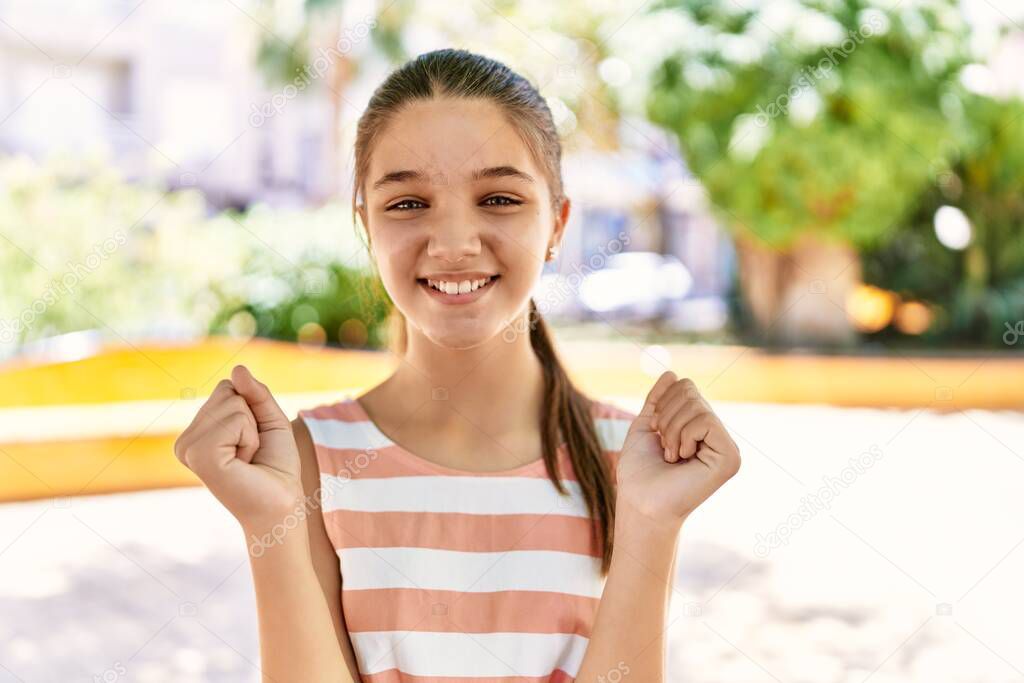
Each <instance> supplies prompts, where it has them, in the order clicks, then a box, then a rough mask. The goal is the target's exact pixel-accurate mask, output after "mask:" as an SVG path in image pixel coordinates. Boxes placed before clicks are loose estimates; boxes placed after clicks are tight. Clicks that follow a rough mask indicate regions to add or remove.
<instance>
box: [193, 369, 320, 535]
mask: <svg viewBox="0 0 1024 683" xmlns="http://www.w3.org/2000/svg"><path fill="white" fill-rule="evenodd" d="M174 454H175V456H177V458H178V460H180V461H181V462H182V464H184V465H185V466H186V467H188V468H189V469H190V470H192V471H193V472H195V473H196V475H197V476H198V477H199V478H200V479H201V480H202V481H203V483H204V484H206V487H207V488H209V489H210V492H211V493H213V495H214V496H216V498H217V500H219V501H220V502H221V503H222V504H223V505H224V507H226V508H227V509H228V510H229V511H230V512H231V514H233V515H234V516H235V517H236V518H237V519H238V521H239V522H240V523H241V524H242V526H243V527H245V528H256V529H262V528H263V527H265V526H271V525H273V524H276V523H278V522H279V521H280V520H281V518H282V517H284V516H285V515H287V514H288V513H289V512H292V511H293V509H294V507H295V505H296V502H297V501H298V499H300V498H301V497H302V484H301V480H300V477H299V451H298V448H297V447H296V445H295V437H294V435H293V433H292V426H291V423H290V422H289V421H288V418H287V417H286V416H285V414H284V412H282V410H281V408H280V406H278V405H277V402H276V401H275V400H274V397H273V396H272V395H271V394H270V390H269V389H267V386H266V385H265V384H263V383H262V382H259V381H257V380H256V378H255V377H253V376H252V374H251V373H250V372H249V370H248V369H247V368H246V367H245V366H244V365H237V366H235V368H234V370H232V371H231V379H230V380H227V379H224V380H221V381H220V383H218V384H217V386H216V388H214V390H213V393H212V394H211V395H210V398H209V399H208V400H207V401H206V403H204V404H203V407H202V408H200V409H199V413H198V414H196V416H195V419H193V420H192V424H190V425H189V426H188V428H186V429H185V431H184V432H182V433H181V436H179V437H178V439H177V441H175V442H174Z"/></svg>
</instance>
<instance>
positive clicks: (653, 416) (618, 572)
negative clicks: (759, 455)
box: [576, 372, 740, 683]
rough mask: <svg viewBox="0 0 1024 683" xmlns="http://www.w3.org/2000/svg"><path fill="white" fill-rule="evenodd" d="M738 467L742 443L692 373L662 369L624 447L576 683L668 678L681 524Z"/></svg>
mask: <svg viewBox="0 0 1024 683" xmlns="http://www.w3.org/2000/svg"><path fill="white" fill-rule="evenodd" d="M739 467H740V454H739V449H738V448H737V447H736V444H735V442H734V441H733V440H732V438H731V437H730V436H729V435H728V433H727V432H726V431H725V427H724V426H723V425H722V423H721V422H720V421H719V420H718V418H717V417H716V416H715V414H714V413H713V412H712V411H711V409H710V407H709V406H708V404H707V402H705V401H704V399H703V398H701V396H700V394H699V393H698V392H697V389H696V387H695V386H694V385H693V382H691V381H690V380H688V379H684V380H677V378H676V376H675V374H674V373H672V372H666V373H664V374H663V375H662V376H661V377H660V378H659V379H658V381H657V383H656V384H655V385H654V388H653V389H651V392H650V393H649V394H648V396H647V400H646V401H645V402H644V406H643V409H642V410H641V411H640V414H639V415H638V416H637V418H636V419H635V420H634V421H633V423H632V424H631V425H630V428H629V432H628V434H627V435H626V439H625V442H624V443H623V446H622V452H621V454H620V456H619V460H618V464H617V468H616V513H615V536H614V538H615V546H614V549H613V552H612V562H611V567H610V569H609V571H608V579H607V581H606V582H605V588H604V593H603V595H602V597H601V604H600V605H599V606H598V610H597V616H596V617H595V622H594V627H593V629H592V631H591V635H590V642H589V644H588V646H587V652H586V654H585V655H584V657H583V662H582V664H581V665H580V670H579V672H578V674H577V676H576V681H577V683H599V682H604V681H609V680H618V678H624V677H628V679H629V680H636V681H644V683H664V681H665V662H664V659H665V617H666V614H667V612H668V604H669V598H670V597H671V592H672V578H673V574H674V564H675V555H676V545H677V542H678V538H679V530H680V529H681V527H682V525H683V522H684V521H685V520H686V518H687V517H688V516H689V514H690V513H691V512H692V511H693V510H694V509H695V508H696V507H697V506H698V505H700V504H701V503H702V502H703V501H704V500H706V499H707V498H708V496H710V495H711V494H712V493H714V492H715V491H716V490H717V489H718V488H719V487H720V486H721V485H722V484H724V483H725V482H726V481H728V480H729V479H730V478H731V477H732V476H733V475H735V474H736V472H737V471H738V470H739ZM616 672H617V673H616Z"/></svg>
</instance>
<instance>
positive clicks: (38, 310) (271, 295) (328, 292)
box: [0, 158, 388, 356]
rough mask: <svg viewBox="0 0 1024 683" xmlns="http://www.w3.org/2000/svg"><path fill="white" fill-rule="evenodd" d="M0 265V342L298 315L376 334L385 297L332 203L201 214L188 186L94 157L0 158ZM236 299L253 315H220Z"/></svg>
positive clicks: (368, 339)
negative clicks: (131, 178)
mask: <svg viewBox="0 0 1024 683" xmlns="http://www.w3.org/2000/svg"><path fill="white" fill-rule="evenodd" d="M0 273H3V283H2V287H0V356H2V355H5V354H6V353H10V352H12V351H13V350H14V349H15V348H17V346H19V345H21V344H24V343H26V342H30V341H33V340H37V339H41V338H44V337H48V336H53V335H57V334H62V333H67V332H74V331H78V330H86V329H97V330H100V331H101V332H102V333H103V334H104V336H106V337H108V338H111V339H131V338H139V337H146V336H158V337H159V336H168V335H170V336H183V335H184V336H190V335H201V334H205V333H207V332H208V331H210V330H213V331H217V332H223V331H228V332H234V333H239V334H242V333H246V334H247V333H252V332H256V333H257V334H265V335H267V336H272V337H276V338H280V339H295V338H296V334H295V331H296V330H297V329H298V327H300V326H301V323H302V322H309V321H316V322H318V323H319V324H322V325H323V326H324V329H325V330H326V332H327V341H329V342H330V341H340V342H342V343H348V344H351V345H362V344H366V345H369V346H375V345H379V344H380V343H381V340H382V332H381V325H382V321H383V319H384V316H385V315H386V310H387V307H388V302H387V299H386V296H383V295H382V292H380V291H379V290H377V289H376V287H377V281H376V279H375V278H374V277H373V276H371V274H370V268H369V262H368V256H367V253H366V248H365V245H364V244H363V243H362V242H361V240H360V239H359V237H358V235H357V233H356V231H355V229H354V226H353V224H352V222H351V213H350V211H348V210H346V208H344V207H342V206H341V205H338V204H329V205H326V206H324V207H321V208H318V209H306V210H291V211H289V210H276V209H270V208H268V207H265V206H255V207H253V208H252V209H250V210H249V211H248V212H247V213H246V214H241V215H239V214H235V213H233V212H229V213H223V214H218V215H215V216H209V215H208V214H207V207H206V203H205V201H204V200H203V198H202V196H201V195H200V194H199V193H198V192H195V191H185V192H167V191H164V190H162V189H160V188H157V187H152V186H147V185H142V184H138V183H130V182H128V181H127V180H126V179H124V178H123V177H121V176H120V174H118V173H117V172H116V171H114V170H113V169H112V168H111V167H110V166H108V165H107V164H106V163H105V162H104V161H103V160H61V159H58V160H53V161H51V162H50V163H47V164H38V163H36V162H33V161H31V160H29V159H27V158H0ZM239 310H246V311H249V312H251V313H252V314H253V315H254V316H255V320H256V322H257V324H256V325H254V326H253V327H254V328H255V329H245V326H244V325H241V326H238V325H237V324H236V326H235V329H231V328H229V326H228V325H227V322H228V321H229V320H230V319H231V316H232V314H234V313H236V312H238V311H239ZM311 311H312V314H311ZM304 316H305V317H306V318H309V320H305V319H304ZM345 321H355V322H350V323H349V324H348V326H347V327H346V328H345V329H346V330H347V333H348V337H347V338H342V339H340V340H339V329H341V325H342V323H344V322H345ZM236 322H237V321H236ZM360 326H361V329H362V330H363V332H360Z"/></svg>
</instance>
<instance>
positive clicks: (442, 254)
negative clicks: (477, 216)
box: [427, 221, 481, 262]
mask: <svg viewBox="0 0 1024 683" xmlns="http://www.w3.org/2000/svg"><path fill="white" fill-rule="evenodd" d="M480 246H481V243H480V231H479V230H477V229H476V228H475V227H473V226H472V225H471V224H470V223H469V222H462V221H458V222H454V223H446V224H445V225H444V226H442V227H439V228H437V229H436V230H434V231H433V232H432V234H431V235H430V240H429V241H428V243H427V255H428V256H430V257H431V258H436V259H438V260H441V261H452V262H454V261H458V260H459V259H462V258H464V257H466V256H476V255H478V254H479V253H480Z"/></svg>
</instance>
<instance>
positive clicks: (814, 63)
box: [647, 0, 966, 247]
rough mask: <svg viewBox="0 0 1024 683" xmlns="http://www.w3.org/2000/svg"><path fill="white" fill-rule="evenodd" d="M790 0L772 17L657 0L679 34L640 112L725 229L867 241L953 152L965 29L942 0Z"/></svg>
mask: <svg viewBox="0 0 1024 683" xmlns="http://www.w3.org/2000/svg"><path fill="white" fill-rule="evenodd" d="M797 5H798V6H799V7H800V12H799V14H797V15H796V16H794V17H791V20H790V21H789V22H788V23H782V22H780V21H778V20H772V19H770V18H769V17H766V16H762V15H761V14H759V13H758V12H756V11H754V10H743V9H741V8H739V7H738V4H737V3H707V2H702V1H698V0H668V2H666V3H665V4H664V5H663V7H664V8H667V9H671V10H672V11H676V12H682V13H683V14H684V16H686V17H687V18H688V20H689V24H690V29H691V30H690V35H688V36H684V37H683V38H682V40H681V41H680V43H681V45H680V47H679V48H678V49H677V50H676V51H675V52H674V53H673V54H672V55H671V56H670V57H668V58H667V59H665V60H664V62H663V63H662V64H661V66H660V68H659V69H658V70H657V71H656V74H655V78H654V81H653V84H652V90H651V94H650V97H649V100H648V103H647V105H648V112H649V116H650V117H651V118H652V120H654V121H656V122H658V123H660V124H662V125H664V126H665V127H667V128H668V129H670V130H672V131H674V132H675V133H676V134H677V135H678V138H679V141H680V143H681V145H682V148H683V150H684V153H685V156H686V159H687V162H688V163H689V164H690V166H691V169H692V171H693V172H694V173H695V174H696V176H697V177H698V178H699V179H700V180H701V182H702V183H703V185H704V187H705V188H706V189H707V191H708V193H709V196H710V199H711V201H712V203H713V204H714V205H715V206H716V207H717V209H718V210H719V211H720V212H721V215H722V219H723V223H724V224H725V225H726V226H727V227H728V228H730V229H731V230H733V231H735V232H737V233H739V234H746V235H748V236H754V237H757V238H760V239H761V240H763V241H765V242H767V243H768V244H771V245H774V246H777V247H785V246H787V245H789V244H791V243H792V242H793V241H794V239H795V238H797V237H798V236H799V235H801V234H803V233H805V232H811V231H813V232H815V233H817V234H819V235H821V236H822V237H826V238H827V237H832V238H835V239H839V240H842V241H844V242H848V243H852V244H854V245H857V246H864V247H867V246H872V245H877V244H879V243H881V242H882V241H884V239H885V238H886V237H888V236H889V234H890V233H891V232H892V231H893V228H894V225H898V224H899V223H900V221H901V220H903V219H904V218H905V217H906V216H907V214H908V213H909V212H910V211H912V210H913V208H914V206H915V205H916V203H917V200H918V198H919V196H920V195H921V193H922V192H923V191H924V190H925V189H926V188H927V187H928V186H929V185H930V184H932V183H933V182H934V178H935V174H936V173H938V172H939V171H941V170H943V169H944V168H946V166H947V165H948V160H949V158H950V157H951V155H952V154H953V151H954V150H953V149H951V146H950V145H949V144H948V142H947V141H948V140H949V139H951V138H955V137H956V136H957V135H958V134H959V131H958V128H959V126H960V122H959V117H958V115H957V110H956V107H955V106H953V104H955V103H951V101H950V98H951V97H953V98H954V99H955V97H956V93H957V92H958V89H957V86H956V83H955V77H956V75H957V73H958V71H959V69H960V67H961V66H962V64H963V63H964V62H965V59H966V57H965V54H964V52H965V47H964V46H965V40H964V39H965V30H964V27H963V26H961V25H960V24H959V23H958V20H957V17H958V15H957V14H956V12H955V7H954V5H953V3H952V2H951V0H949V1H946V0H936V1H935V2H932V3H918V6H917V7H916V8H915V9H909V8H908V9H905V10H903V11H898V12H896V13H885V12H883V11H882V10H879V9H874V8H872V7H871V4H870V3H868V2H866V1H865V0H846V1H845V2H812V1H810V0H804V1H803V2H801V3H797ZM820 36H831V40H829V41H828V42H826V43H822V42H817V41H818V37H820Z"/></svg>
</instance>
